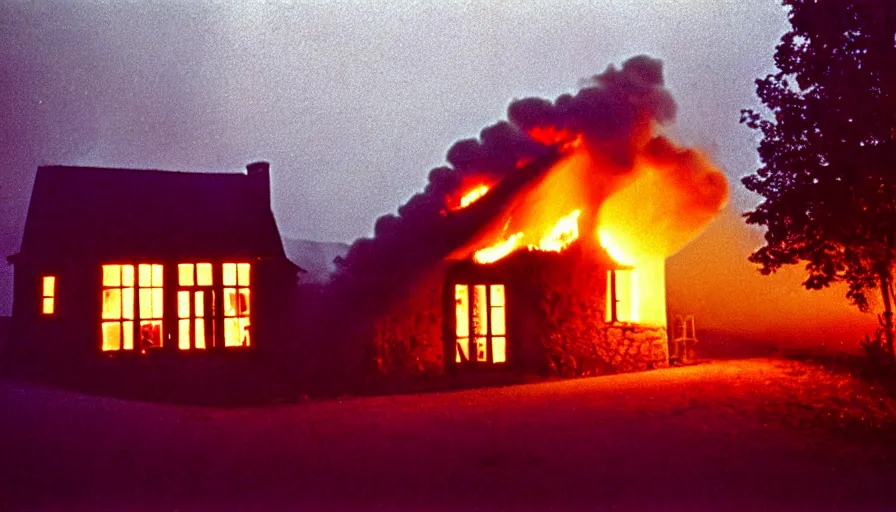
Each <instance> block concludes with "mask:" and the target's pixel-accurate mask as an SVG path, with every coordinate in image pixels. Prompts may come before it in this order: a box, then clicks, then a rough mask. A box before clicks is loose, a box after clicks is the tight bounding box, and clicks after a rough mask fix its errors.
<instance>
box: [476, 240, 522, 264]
mask: <svg viewBox="0 0 896 512" xmlns="http://www.w3.org/2000/svg"><path fill="white" fill-rule="evenodd" d="M522 238H523V234H522V233H516V234H514V235H511V237H510V238H508V239H507V240H502V241H500V242H498V243H496V244H495V245H492V246H491V247H486V248H484V249H479V250H478V251H476V253H475V254H473V261H475V262H476V263H483V264H485V263H494V262H496V261H498V260H500V259H502V258H504V257H505V256H507V255H508V254H510V253H512V252H513V251H515V250H516V249H517V247H519V245H520V241H521V240H522Z"/></svg>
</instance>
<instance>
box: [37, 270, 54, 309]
mask: <svg viewBox="0 0 896 512" xmlns="http://www.w3.org/2000/svg"><path fill="white" fill-rule="evenodd" d="M40 295H41V309H40V311H41V313H43V314H44V315H52V314H53V313H55V312H56V277H55V276H44V278H43V279H42V280H41V294H40Z"/></svg>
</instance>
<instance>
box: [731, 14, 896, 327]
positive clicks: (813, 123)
mask: <svg viewBox="0 0 896 512" xmlns="http://www.w3.org/2000/svg"><path fill="white" fill-rule="evenodd" d="M783 3H784V5H785V7H787V8H789V11H788V17H789V21H790V24H791V30H790V31H789V32H787V33H786V34H785V35H784V36H783V37H782V38H781V42H780V44H779V45H778V47H777V50H776V52H775V64H776V67H777V68H778V72H777V73H775V74H771V75H768V76H766V77H765V78H761V79H759V80H757V81H756V84H757V89H756V92H757V95H758V97H759V99H760V100H761V101H762V103H763V104H764V105H765V107H767V110H763V111H761V112H758V111H755V110H750V109H748V110H744V111H743V112H742V116H741V122H743V123H746V124H747V125H748V126H749V127H751V128H753V129H755V130H757V131H759V132H760V133H761V135H762V140H761V142H760V145H759V158H760V161H761V163H762V166H761V167H760V168H759V169H758V170H757V171H756V172H755V173H754V174H751V175H749V176H746V177H745V178H743V183H744V185H745V186H746V188H747V189H749V190H751V191H753V192H756V193H758V194H759V195H760V196H762V197H763V198H764V200H763V201H762V203H761V204H759V205H758V206H757V207H756V209H755V210H753V211H751V212H748V213H747V214H745V216H746V220H747V222H748V223H750V224H756V225H760V226H765V227H766V228H767V231H766V235H765V245H764V246H763V247H761V248H760V249H758V250H757V251H756V252H754V253H753V254H752V255H751V256H750V261H752V262H754V263H758V264H759V265H760V271H761V272H762V273H764V274H768V273H771V272H774V271H775V270H777V269H778V268H780V267H781V266H782V265H790V264H797V263H805V265H806V271H807V278H806V280H805V282H804V285H805V286H806V288H809V289H818V288H822V287H825V286H828V285H829V284H831V283H832V282H837V281H844V282H846V283H847V284H848V286H849V288H848V292H847V297H848V298H849V299H850V300H851V301H852V302H853V303H854V304H855V305H857V306H858V307H859V308H860V309H862V310H867V309H868V308H869V301H868V299H869V292H875V293H881V294H883V299H884V303H885V315H889V314H890V307H889V302H890V299H891V297H890V295H891V278H892V268H893V264H894V262H896V2H893V0H854V1H847V0H842V1H841V0H784V2H783ZM886 319H887V323H888V326H889V328H890V330H891V331H892V324H891V323H890V322H889V320H890V317H886Z"/></svg>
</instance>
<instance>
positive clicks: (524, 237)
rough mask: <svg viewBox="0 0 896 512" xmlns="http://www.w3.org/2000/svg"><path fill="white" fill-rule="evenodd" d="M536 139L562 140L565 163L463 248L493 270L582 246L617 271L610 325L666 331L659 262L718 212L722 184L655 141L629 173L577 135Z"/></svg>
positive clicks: (688, 153)
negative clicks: (516, 257) (516, 256)
mask: <svg viewBox="0 0 896 512" xmlns="http://www.w3.org/2000/svg"><path fill="white" fill-rule="evenodd" d="M536 134H537V135H538V136H539V137H542V136H543V137H545V138H548V139H551V140H552V141H554V142H556V141H557V140H558V139H560V140H566V141H567V142H566V143H563V145H561V146H560V147H561V148H562V152H563V154H564V155H565V156H564V157H562V158H561V159H560V160H559V161H557V162H556V163H555V164H554V166H553V167H551V169H549V170H548V171H547V173H546V175H545V176H544V178H543V179H541V180H539V181H538V182H536V183H534V184H533V185H532V186H531V187H529V188H527V189H525V191H522V192H521V193H520V194H518V197H514V198H513V200H512V201H511V202H510V203H509V204H508V206H507V207H506V209H505V211H504V213H503V215H502V216H499V217H498V218H496V219H495V220H494V221H493V222H492V224H490V225H489V226H486V227H484V228H483V231H482V233H481V234H480V235H479V236H478V237H477V238H476V240H474V241H472V242H471V247H470V249H472V254H473V260H474V261H475V262H476V263H479V264H490V263H495V262H497V261H500V260H501V259H502V258H505V257H506V256H508V255H510V254H512V253H513V252H515V251H518V250H525V249H528V250H536V251H552V252H560V251H562V250H564V249H565V248H566V247H568V246H569V245H570V244H571V243H573V242H575V241H576V240H579V239H580V238H581V237H587V238H588V239H589V241H593V242H594V245H595V246H597V245H598V244H599V245H600V246H601V247H602V248H603V249H604V250H605V251H606V253H607V254H608V255H609V256H610V257H611V258H613V260H615V261H616V262H617V263H619V264H620V265H621V266H622V267H623V268H619V269H616V270H613V271H612V272H613V275H612V278H613V279H612V282H613V283H614V284H615V286H616V288H615V290H613V291H612V293H611V292H610V290H608V301H609V300H610V295H612V296H613V300H615V301H616V302H615V304H616V306H617V307H616V309H615V313H616V317H615V318H614V320H616V321H620V322H637V323H641V324H646V325H665V323H666V298H665V296H666V285H665V259H666V258H667V257H669V256H671V255H672V254H674V253H675V252H677V251H678V250H679V249H681V248H682V247H683V246H684V245H685V244H686V243H687V242H688V241H690V240H692V239H693V238H694V237H696V236H697V235H698V234H699V233H700V232H701V231H702V230H703V228H704V227H705V226H706V224H707V223H708V222H709V221H710V220H712V218H713V217H715V215H716V214H717V213H718V211H719V210H720V209H721V208H722V207H723V206H724V204H725V202H726V201H727V184H726V182H725V178H724V176H723V175H722V174H721V173H720V172H719V171H718V170H717V169H716V168H715V167H714V166H713V165H712V164H711V163H710V162H709V161H708V160H707V159H706V158H705V157H703V156H702V155H701V154H700V153H698V152H696V151H693V150H688V149H681V148H678V147H677V146H675V145H673V144H672V143H671V142H669V141H667V140H665V139H662V138H659V137H657V138H654V139H647V140H645V141H643V142H640V143H638V144H640V145H641V147H636V148H635V149H636V151H635V158H634V161H633V162H632V163H631V164H630V167H627V168H620V165H619V163H618V162H617V161H615V160H613V159H612V155H605V154H603V153H602V152H601V150H600V148H599V147H589V145H588V144H585V143H584V142H583V140H582V137H580V136H574V135H571V134H569V133H566V132H562V131H558V130H553V131H551V130H543V131H542V132H538V131H536ZM487 191H488V187H487V186H482V185H478V186H476V187H474V188H472V189H467V190H465V193H464V196H463V198H464V203H466V201H467V200H466V198H467V197H469V198H470V199H469V201H471V202H472V201H475V199H478V197H481V196H482V194H484V193H486V192H487ZM466 204H469V203H466ZM508 233H513V234H512V235H510V236H507V234H508ZM467 254H469V253H467ZM610 281H611V280H610V279H609V275H608V283H609V282H610ZM609 305H610V304H609V302H608V311H609Z"/></svg>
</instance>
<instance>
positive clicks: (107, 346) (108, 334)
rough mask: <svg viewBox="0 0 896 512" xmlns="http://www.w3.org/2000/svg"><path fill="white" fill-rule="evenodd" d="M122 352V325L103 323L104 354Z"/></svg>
mask: <svg viewBox="0 0 896 512" xmlns="http://www.w3.org/2000/svg"><path fill="white" fill-rule="evenodd" d="M110 350H121V324H120V323H118V322H103V352H108V351H110Z"/></svg>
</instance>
